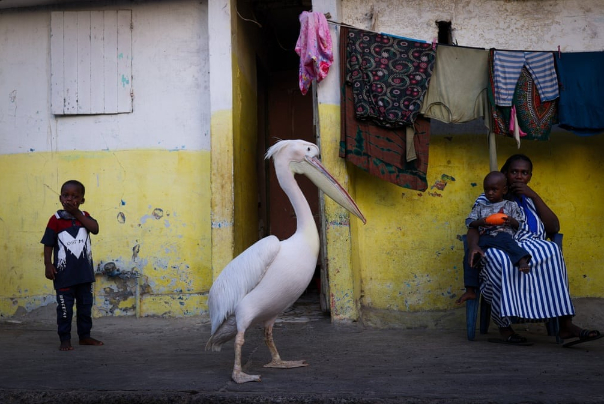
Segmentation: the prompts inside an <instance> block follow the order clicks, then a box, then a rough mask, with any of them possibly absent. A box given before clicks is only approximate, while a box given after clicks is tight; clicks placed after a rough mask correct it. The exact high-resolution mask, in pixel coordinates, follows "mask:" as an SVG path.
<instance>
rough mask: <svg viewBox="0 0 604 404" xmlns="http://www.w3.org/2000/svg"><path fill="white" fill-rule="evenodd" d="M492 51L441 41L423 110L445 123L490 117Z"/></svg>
mask: <svg viewBox="0 0 604 404" xmlns="http://www.w3.org/2000/svg"><path fill="white" fill-rule="evenodd" d="M488 63H489V51H488V50H485V49H472V48H463V47H456V46H446V45H439V46H438V48H437V49H436V62H435V64H434V72H433V73H432V78H431V79H430V85H429V86H428V92H427V93H426V96H425V97H424V101H423V104H422V108H421V111H420V113H421V114H422V115H424V116H425V117H427V118H434V119H437V120H439V121H441V122H445V123H463V122H469V121H472V120H474V119H478V118H483V117H488V114H489V103H488V97H487V87H488V85H489V73H488Z"/></svg>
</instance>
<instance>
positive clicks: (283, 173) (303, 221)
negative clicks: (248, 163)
mask: <svg viewBox="0 0 604 404" xmlns="http://www.w3.org/2000/svg"><path fill="white" fill-rule="evenodd" d="M275 172H276V174H277V180H278V181H279V185H280V186H281V189H283V192H285V194H286V195H287V197H288V198H289V201H290V202H291V204H292V206H293V207H294V212H296V221H297V228H296V233H299V232H306V231H307V230H314V232H315V233H317V235H318V230H317V225H316V224H315V219H314V218H313V215H312V211H311V210H310V206H309V205H308V201H307V200H306V197H305V196H304V194H303V193H302V190H301V189H300V186H299V185H298V182H297V181H296V179H295V178H294V173H292V171H291V170H290V168H289V165H288V164H279V165H277V164H275Z"/></svg>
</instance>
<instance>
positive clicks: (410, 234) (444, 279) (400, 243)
mask: <svg viewBox="0 0 604 404" xmlns="http://www.w3.org/2000/svg"><path fill="white" fill-rule="evenodd" d="M603 146H604V137H602V136H599V137H592V138H579V137H576V136H575V135H572V134H555V135H554V136H553V139H552V140H551V141H549V142H523V144H522V148H521V150H520V152H521V153H524V154H527V155H528V156H530V157H531V159H532V160H533V163H534V165H535V168H534V174H533V175H534V176H533V181H532V182H531V186H532V187H534V189H535V190H536V191H537V192H539V193H540V194H541V195H542V197H543V198H544V200H546V201H547V202H548V204H549V205H550V207H551V208H552V209H553V210H554V211H555V212H556V213H557V214H558V216H559V218H560V221H561V226H562V233H563V234H564V255H565V258H566V261H567V265H568V271H569V280H570V287H571V293H572V296H573V297H587V296H590V297H604V274H603V273H602V272H601V271H599V270H598V269H597V268H598V267H599V263H600V262H601V261H602V259H603V258H604V253H603V252H602V249H601V247H600V246H601V245H602V242H603V241H604V231H603V230H602V228H603V226H602V225H603V224H604V219H602V217H601V215H600V212H599V211H598V210H599V208H598V205H599V203H597V202H596V201H601V200H603V198H604V189H603V188H602V187H601V186H600V185H599V184H598V182H597V180H596V178H597V177H598V173H600V172H601V171H602V169H603V168H604V159H602V158H601V154H600V152H599V150H601V149H602V147H603ZM516 152H518V151H517V149H515V147H514V145H513V141H511V139H506V138H499V139H498V156H499V163H498V166H499V167H501V165H502V164H503V162H504V161H505V158H507V156H509V155H511V154H513V153H516ZM488 164H489V161H488V156H487V144H486V137H485V136H484V135H455V136H433V137H432V139H431V143H430V163H429V169H428V179H429V185H430V188H429V189H428V190H427V191H426V192H417V191H412V190H408V189H403V188H399V187H397V186H394V185H390V184H386V183H385V182H383V181H381V180H378V179H377V178H374V177H372V176H370V175H368V174H367V173H365V172H363V171H361V170H357V169H356V168H355V170H357V171H358V172H357V174H356V183H355V187H356V195H357V201H358V202H359V205H360V206H361V208H362V209H364V211H365V215H366V216H367V218H368V225H367V226H365V227H358V233H357V236H358V238H359V240H358V242H359V249H360V253H359V256H360V259H359V262H358V265H359V267H360V272H361V278H362V294H363V296H364V298H363V300H362V302H361V303H362V305H363V306H366V307H369V308H376V309H382V310H398V311H403V312H405V311H406V312H413V311H420V310H438V309H450V308H454V307H455V305H454V300H455V298H456V297H458V296H459V295H460V293H462V290H463V269H462V266H461V261H462V254H463V252H462V243H461V242H460V241H459V239H458V238H459V236H460V235H462V234H465V228H464V219H465V217H466V215H467V213H468V212H469V210H470V208H471V206H472V203H473V201H474V199H475V197H476V196H477V195H478V194H479V193H480V192H482V179H483V177H484V175H485V174H486V173H487V172H488V167H489V165H488ZM437 181H442V182H445V183H446V185H445V187H444V189H443V190H439V189H438V188H436V187H433V186H434V184H435V183H436V182H437ZM376 245H377V246H379V248H376Z"/></svg>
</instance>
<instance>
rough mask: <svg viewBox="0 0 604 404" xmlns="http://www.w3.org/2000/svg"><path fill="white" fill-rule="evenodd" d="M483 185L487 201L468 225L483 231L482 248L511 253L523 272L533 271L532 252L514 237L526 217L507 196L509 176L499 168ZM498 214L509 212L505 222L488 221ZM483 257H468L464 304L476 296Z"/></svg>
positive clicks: (465, 267)
mask: <svg viewBox="0 0 604 404" xmlns="http://www.w3.org/2000/svg"><path fill="white" fill-rule="evenodd" d="M483 186H484V195H485V197H486V199H487V201H485V203H476V204H475V205H474V207H473V208H472V211H471V212H470V214H469V215H468V217H467V218H466V226H467V227H468V228H477V229H478V231H479V233H480V239H479V242H478V246H479V247H480V248H481V249H483V250H486V249H487V248H497V249H499V250H502V251H504V252H505V253H506V254H508V255H509V257H510V260H511V261H512V263H513V264H514V265H516V266H518V269H519V270H520V272H523V273H528V272H529V271H530V266H529V262H530V260H531V255H530V254H529V252H528V251H526V250H525V249H524V248H522V247H520V246H519V245H518V243H516V241H515V240H514V234H515V233H516V231H517V230H518V227H519V225H520V223H521V222H524V221H525V220H526V218H525V216H524V213H523V211H522V210H521V209H520V207H519V206H518V204H517V203H516V202H514V201H508V200H506V199H503V196H504V195H505V194H506V193H507V191H508V187H507V179H506V177H505V175H504V174H503V173H501V172H499V171H492V172H490V173H489V174H487V176H486V177H485V178H484V182H483ZM494 213H503V214H505V215H507V218H506V219H505V221H504V223H503V224H501V225H491V224H488V223H487V221H486V218H487V217H488V216H490V215H492V214H494ZM480 258H482V257H476V256H475V255H474V256H471V257H467V259H464V261H466V262H464V284H465V287H466V292H465V293H464V294H463V295H461V297H460V298H459V299H457V301H456V303H458V304H460V303H463V302H465V301H466V300H470V299H474V298H476V288H478V286H479V281H478V273H479V262H480Z"/></svg>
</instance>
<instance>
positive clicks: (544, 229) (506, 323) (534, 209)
mask: <svg viewBox="0 0 604 404" xmlns="http://www.w3.org/2000/svg"><path fill="white" fill-rule="evenodd" d="M501 172H502V173H503V174H505V176H506V177H507V181H508V195H507V196H506V198H507V199H510V200H514V201H516V202H517V203H518V205H519V206H520V208H521V209H523V210H524V213H525V215H526V221H525V222H524V224H523V225H522V227H521V228H519V229H518V232H517V233H516V235H515V239H516V241H517V242H518V244H519V245H520V246H521V247H523V248H524V249H526V250H527V251H528V252H529V253H530V254H531V256H532V260H531V265H530V271H529V272H528V273H523V272H521V271H519V270H518V267H514V265H513V264H512V262H511V261H510V259H509V257H508V256H507V254H505V253H504V252H502V251H501V250H498V249H495V248H490V249H488V250H487V251H486V252H485V251H483V250H482V249H481V248H480V247H479V246H478V236H479V235H478V231H477V230H476V229H468V236H467V237H468V246H469V256H470V257H472V258H474V257H475V255H477V254H478V255H480V256H481V257H483V262H484V267H483V269H482V271H481V273H480V290H481V292H482V294H483V296H484V298H485V299H486V301H487V302H489V303H490V304H491V309H492V317H493V321H494V322H495V324H496V325H497V326H498V327H499V333H500V335H501V338H502V339H501V341H502V342H505V343H509V344H524V343H526V338H524V337H522V336H520V335H518V334H516V333H515V332H514V330H513V329H512V322H511V318H513V317H517V318H521V319H526V320H544V319H548V318H555V317H558V318H559V321H560V334H559V335H560V337H561V338H562V339H568V338H578V340H574V341H572V342H570V343H568V344H565V346H570V345H574V344H576V343H581V342H587V341H592V340H595V339H599V338H601V337H602V336H603V335H602V334H600V332H599V331H597V330H584V329H581V328H580V327H579V326H577V325H575V324H573V321H572V317H573V316H574V314H575V309H574V307H573V304H572V302H571V299H570V293H569V290H568V278H567V274H566V264H565V263H564V258H563V257H562V253H561V251H560V249H559V248H558V246H557V245H556V244H554V243H552V242H550V241H547V240H545V238H546V235H552V234H555V233H557V232H558V231H559V230H560V222H559V221H558V217H557V216H556V214H555V213H554V212H553V211H552V210H551V209H550V208H549V207H548V206H547V204H546V203H545V202H544V201H543V200H542V199H541V197H540V196H539V194H537V193H536V192H535V191H534V190H533V189H532V188H531V187H529V186H528V183H529V181H530V180H531V177H532V172H533V163H532V162H531V160H530V159H529V158H528V157H527V156H525V155H523V154H515V155H513V156H511V157H510V158H508V159H507V161H506V162H505V164H504V165H503V167H502V168H501ZM481 198H482V199H484V198H485V196H484V194H482V195H480V196H479V197H478V200H477V202H479V201H480V200H481Z"/></svg>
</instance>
